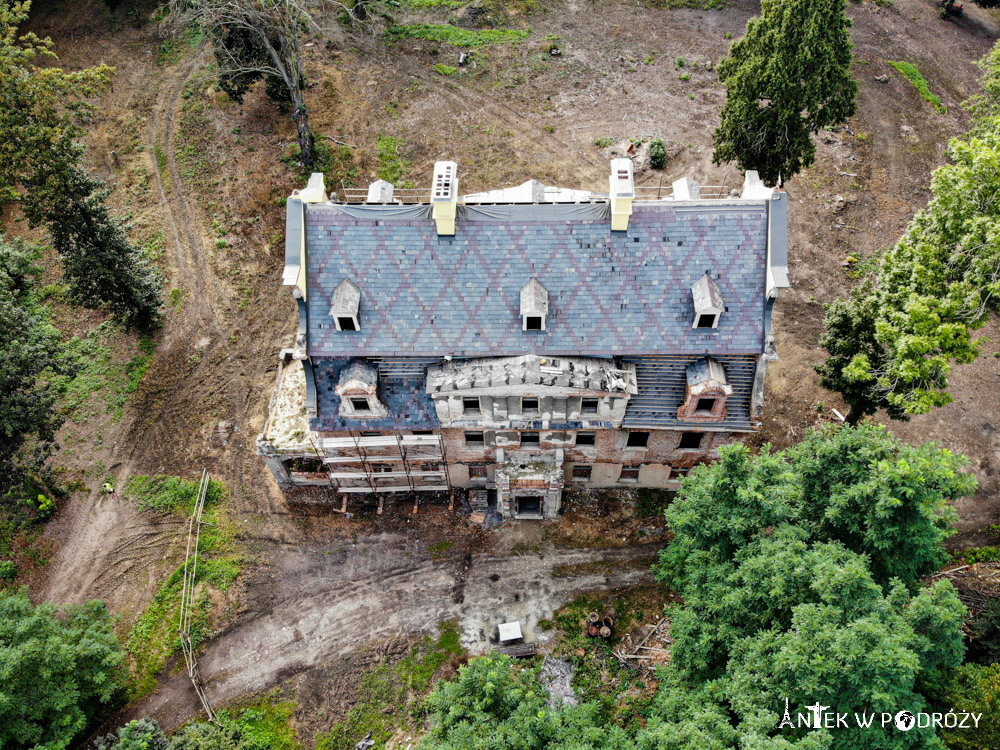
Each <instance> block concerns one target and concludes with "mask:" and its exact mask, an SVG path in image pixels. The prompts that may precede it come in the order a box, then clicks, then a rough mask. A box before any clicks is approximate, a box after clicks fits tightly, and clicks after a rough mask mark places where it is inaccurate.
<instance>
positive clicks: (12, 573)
mask: <svg viewBox="0 0 1000 750" xmlns="http://www.w3.org/2000/svg"><path fill="white" fill-rule="evenodd" d="M15 578H17V566H16V565H15V564H14V561H13V560H0V581H13V580H14V579H15Z"/></svg>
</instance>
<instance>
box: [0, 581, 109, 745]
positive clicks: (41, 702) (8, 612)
mask: <svg viewBox="0 0 1000 750" xmlns="http://www.w3.org/2000/svg"><path fill="white" fill-rule="evenodd" d="M123 659H124V652H123V651H122V647H121V644H120V643H119V642H118V638H117V637H116V636H115V632H114V628H113V621H112V618H111V615H110V614H109V613H108V610H107V609H106V608H105V606H104V603H103V602H99V601H90V602H87V603H86V604H80V605H77V606H72V607H66V609H65V612H64V614H63V616H61V617H60V616H59V615H58V614H57V612H56V610H55V608H54V607H53V606H52V605H51V604H40V605H39V606H37V607H35V606H33V605H32V604H31V602H30V601H29V600H28V596H27V593H26V592H25V591H24V590H20V591H12V590H7V591H0V747H4V748H11V749H12V750H22V749H24V750H27V749H28V748H31V749H32V750H62V749H63V748H67V747H69V746H70V744H71V743H72V742H73V740H74V739H79V737H80V735H81V733H82V732H83V731H84V730H85V729H86V728H87V727H88V725H89V724H90V722H91V721H93V720H94V719H95V718H96V717H98V716H99V715H100V714H101V713H102V712H105V711H106V710H107V709H108V708H109V707H110V706H111V705H113V703H114V702H115V701H116V699H117V698H118V697H119V695H120V692H121V689H122V687H123V680H124V675H123V672H122V669H121V665H122V661H123Z"/></svg>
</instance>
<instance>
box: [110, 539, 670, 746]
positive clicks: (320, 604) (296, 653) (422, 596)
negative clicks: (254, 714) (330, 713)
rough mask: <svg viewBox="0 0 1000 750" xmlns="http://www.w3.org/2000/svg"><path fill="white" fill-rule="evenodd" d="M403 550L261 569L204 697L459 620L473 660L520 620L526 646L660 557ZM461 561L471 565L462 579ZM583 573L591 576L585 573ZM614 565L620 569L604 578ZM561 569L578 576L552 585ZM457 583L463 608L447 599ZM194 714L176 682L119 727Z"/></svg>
mask: <svg viewBox="0 0 1000 750" xmlns="http://www.w3.org/2000/svg"><path fill="white" fill-rule="evenodd" d="M406 541H408V537H403V536H401V535H399V534H388V533H387V534H382V535H379V536H375V537H368V538H359V539H358V540H357V543H356V544H355V545H354V546H353V547H352V548H351V549H350V551H342V552H337V553H334V554H329V555H328V554H323V553H322V552H321V551H319V550H301V549H291V550H283V551H281V550H279V551H276V553H275V555H274V557H275V562H274V567H272V568H271V569H270V570H264V571H262V573H263V575H262V576H261V577H260V578H259V580H257V581H256V582H255V583H254V584H253V585H252V586H251V587H250V590H249V591H248V592H247V598H248V600H250V601H253V602H255V603H256V605H257V606H256V607H255V609H254V610H253V611H251V612H247V613H245V614H244V615H243V617H242V618H241V619H240V620H239V621H238V622H237V623H236V624H235V625H234V626H233V627H231V628H230V629H229V630H227V631H226V632H225V633H223V634H222V635H220V636H218V637H217V638H215V639H214V640H212V641H210V642H209V643H207V644H205V645H204V647H203V648H202V651H201V655H200V657H199V668H200V670H201V674H202V676H203V678H204V679H205V681H206V683H207V692H208V695H209V699H210V700H211V701H213V703H216V704H222V703H224V702H225V701H229V700H232V699H235V698H237V697H240V696H243V695H247V694H250V693H253V692H256V691H260V690H265V689H267V688H269V687H271V686H273V685H275V684H277V683H278V682H280V681H281V680H284V679H287V678H288V677H290V676H292V675H294V674H297V673H299V672H301V671H304V670H306V669H309V668H312V667H316V666H319V665H321V664H323V663H325V662H327V661H329V660H331V659H337V658H343V657H345V656H347V655H349V654H352V653H354V652H356V651H358V650H359V649H361V648H362V647H364V646H365V645H366V644H368V643H370V642H372V641H377V640H379V639H383V638H387V637H390V636H396V635H399V634H402V633H413V632H416V631H428V630H432V629H434V628H435V627H436V626H437V623H439V622H441V621H443V620H452V619H455V620H459V621H460V623H461V628H462V642H463V644H464V645H465V646H466V647H467V648H469V649H470V650H471V651H473V652H481V651H483V650H485V649H486V648H488V646H489V638H490V636H491V635H492V631H493V629H494V625H495V624H496V623H497V622H502V621H506V620H510V619H519V620H521V622H522V625H523V626H524V628H525V632H526V634H527V635H528V637H529V639H530V638H531V633H532V631H533V629H534V626H535V624H536V623H537V622H538V620H539V619H541V618H543V617H551V615H552V612H553V610H555V609H557V608H559V607H560V606H562V605H563V604H564V603H565V602H567V601H569V600H571V599H573V598H575V597H577V596H579V595H581V594H583V593H586V592H588V591H593V590H596V589H603V588H607V587H609V586H610V587H616V586H622V587H625V586H633V585H637V584H643V583H650V582H652V574H651V572H650V570H649V568H648V566H647V565H645V564H643V565H641V566H639V567H637V566H636V565H635V563H636V562H637V561H643V560H646V559H648V558H649V557H650V556H651V555H653V554H655V552H656V551H658V550H659V548H660V545H659V544H649V545H642V546H635V547H624V548H614V549H596V550H594V549H556V550H550V551H547V552H544V553H534V554H527V555H514V556H501V555H474V556H467V555H461V554H460V555H458V556H456V557H455V558H453V559H450V560H432V559H429V558H427V557H424V556H423V555H421V556H420V557H419V558H418V557H416V556H414V557H412V558H410V557H409V556H410V555H411V554H412V550H413V546H412V545H410V544H405V543H404V544H400V542H406ZM365 549H369V550H373V552H371V553H369V552H364V551H363V550H365ZM375 550H377V552H375ZM467 557H470V558H471V562H470V564H469V567H468V570H467V571H465V569H464V566H465V564H466V563H467ZM456 564H457V566H458V568H457V569H456ZM588 567H590V568H592V570H593V572H586V569H587V568H588ZM609 567H610V568H612V569H615V570H616V572H615V574H614V577H613V578H611V579H609V577H608V575H607V573H606V571H607V570H608V569H609ZM557 569H561V570H563V571H565V570H567V569H569V570H573V571H574V573H573V574H570V575H565V574H564V573H560V574H559V577H558V578H555V577H554V574H555V573H556V572H557ZM581 571H583V572H581ZM466 574H467V575H466ZM459 576H461V577H462V578H463V581H462V592H463V596H462V600H461V601H457V597H455V596H454V593H455V591H456V579H457V578H458V577H459ZM197 710H198V702H197V700H196V699H195V697H194V695H193V693H192V692H191V689H190V680H188V678H187V675H186V674H185V673H183V672H182V673H181V674H178V675H174V676H171V677H168V678H166V679H165V680H164V682H162V683H161V685H160V687H159V688H158V690H157V691H156V692H155V693H153V694H151V695H150V696H148V697H147V698H145V699H144V700H142V701H141V702H139V703H138V704H136V705H134V706H133V707H131V708H130V710H129V711H128V712H127V715H126V716H125V717H121V720H122V721H124V720H127V719H129V718H132V717H138V716H143V715H154V716H156V717H157V718H158V719H159V720H160V721H161V723H162V724H163V725H164V726H165V727H167V728H173V727H176V726H178V725H179V724H180V723H182V722H184V721H186V720H188V719H190V718H191V717H192V716H193V715H194V714H195V713H196V712H197Z"/></svg>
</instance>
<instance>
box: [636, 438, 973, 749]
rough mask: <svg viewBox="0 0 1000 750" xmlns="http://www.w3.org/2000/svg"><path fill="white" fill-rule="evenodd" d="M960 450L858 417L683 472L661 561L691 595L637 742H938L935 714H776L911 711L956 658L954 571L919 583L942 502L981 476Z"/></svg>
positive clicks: (934, 549)
mask: <svg viewBox="0 0 1000 750" xmlns="http://www.w3.org/2000/svg"><path fill="white" fill-rule="evenodd" d="M964 463H965V462H964V460H963V459H961V458H958V457H955V456H953V455H952V454H951V453H949V452H948V451H944V450H941V449H940V448H938V447H937V446H935V445H933V444H928V445H923V446H917V447H912V446H909V445H906V444H905V443H902V442H901V441H899V440H897V439H895V438H893V437H892V436H891V435H889V433H888V432H887V431H886V430H885V429H884V428H883V427H881V426H877V425H869V424H865V425H862V426H861V427H858V428H852V427H848V426H843V427H839V428H833V427H828V428H825V429H821V430H816V431H813V432H811V433H810V434H808V435H807V436H806V438H805V440H804V441H803V442H802V443H801V444H799V445H796V446H794V447H793V448H790V449H788V450H786V451H781V452H777V453H773V452H771V451H770V450H768V449H767V448H766V447H765V449H764V450H763V451H762V452H761V453H760V455H757V456H753V455H751V454H750V452H749V450H747V449H746V448H745V447H742V446H727V447H726V448H723V449H722V451H721V456H720V461H719V462H718V463H716V464H713V465H706V466H701V467H698V468H697V469H696V470H695V471H693V472H691V474H690V475H689V476H688V478H687V479H685V481H684V483H683V484H682V487H681V491H680V493H679V495H678V497H677V498H676V499H675V500H674V502H673V503H672V504H671V505H670V506H669V507H668V508H667V510H666V511H665V515H666V518H667V522H668V525H669V526H670V528H671V530H672V531H673V533H674V539H673V541H672V542H671V543H670V545H669V546H668V548H667V549H666V550H664V552H663V554H662V556H661V561H660V564H659V566H658V567H657V573H658V576H659V577H660V579H661V580H663V581H665V582H667V583H669V584H670V585H671V586H672V587H673V588H675V589H676V590H677V591H678V593H680V595H681V597H682V599H683V601H684V605H683V606H675V607H673V608H672V609H671V612H670V619H671V636H672V638H673V647H672V651H671V664H670V671H669V674H668V675H667V677H668V679H667V680H665V681H664V682H663V683H662V685H661V689H660V692H659V693H658V695H657V698H656V701H655V704H654V707H653V711H652V715H651V718H650V722H649V724H648V726H647V727H646V730H645V731H644V732H640V733H639V735H638V736H637V737H636V745H637V747H639V748H642V750H646V748H649V749H650V750H652V748H659V747H682V746H692V747H693V746H697V747H706V748H719V749H720V750H721V749H722V748H736V747H739V748H758V747H760V748H763V747H767V748H793V747H794V748H802V749H803V750H805V748H809V750H818V749H820V748H838V749H841V748H842V749H843V750H849V749H850V750H854V749H858V750H861V749H862V748H865V749H867V748H870V749H871V750H876V748H883V747H889V746H892V747H899V748H939V747H941V744H940V742H939V740H938V739H937V738H936V737H935V735H934V733H933V731H932V730H925V731H914V732H911V733H908V734H907V735H906V736H905V737H903V738H902V739H900V738H899V736H898V733H894V734H890V733H889V731H888V730H882V729H881V727H874V728H872V729H858V728H856V727H853V728H849V729H843V728H841V729H838V730H837V731H835V732H834V731H826V730H822V729H817V728H807V727H802V728H796V729H792V730H782V731H778V729H777V725H778V722H779V719H780V717H781V712H782V711H783V709H784V699H785V698H788V699H789V701H790V703H791V704H792V705H793V706H795V707H796V708H797V710H799V711H801V712H803V713H805V709H804V706H806V705H810V704H814V703H816V702H819V703H820V704H822V705H826V706H829V707H831V710H835V711H839V712H848V713H854V712H856V711H857V712H862V711H863V712H867V713H872V712H876V713H881V712H883V711H885V712H889V711H893V712H895V711H898V710H899V708H895V707H896V706H906V707H907V708H908V709H909V710H911V711H919V710H921V709H922V708H924V707H925V706H926V705H927V701H926V699H925V697H924V695H923V694H922V692H921V686H922V684H923V682H924V680H925V678H926V676H927V675H930V674H934V673H937V672H938V671H940V670H942V669H948V668H952V667H955V666H957V665H958V664H959V663H960V662H961V660H962V655H963V653H964V647H963V643H962V624H963V620H964V617H965V608H964V607H963V606H962V604H961V602H960V601H959V600H958V596H957V594H956V593H955V590H954V588H953V587H952V586H951V584H950V583H949V582H947V581H939V582H937V583H935V584H934V585H933V586H931V587H929V588H924V589H919V590H917V589H916V585H915V584H916V582H917V580H918V578H920V577H921V576H923V575H926V574H927V573H928V572H930V571H932V570H934V569H935V567H937V566H938V565H939V564H941V563H942V562H944V561H945V554H944V551H943V548H942V541H943V539H944V538H945V537H946V536H947V535H948V533H949V525H950V522H951V521H952V520H953V518H954V515H953V512H952V511H950V510H949V509H948V507H947V501H948V500H949V499H953V498H955V497H958V496H961V495H962V494H965V493H968V492H971V491H972V490H973V489H974V486H975V483H974V480H972V479H971V477H970V475H968V474H966V473H964V472H962V471H961V468H962V467H963V466H964ZM892 731H893V732H895V730H892ZM893 743H896V744H893Z"/></svg>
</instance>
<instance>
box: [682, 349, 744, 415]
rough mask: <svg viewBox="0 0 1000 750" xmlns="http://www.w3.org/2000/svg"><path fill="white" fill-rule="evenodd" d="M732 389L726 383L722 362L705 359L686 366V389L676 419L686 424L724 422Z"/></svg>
mask: <svg viewBox="0 0 1000 750" xmlns="http://www.w3.org/2000/svg"><path fill="white" fill-rule="evenodd" d="M732 395H733V387H732V386H731V385H729V384H728V383H727V382H726V368H725V367H723V366H722V363H721V362H718V361H717V360H714V359H712V358H711V357H705V358H703V359H698V360H695V361H694V362H692V363H691V364H690V365H688V367H687V388H686V390H685V394H684V403H683V404H681V407H680V408H679V409H678V410H677V418H678V419H679V420H681V421H686V422H722V421H723V420H725V418H726V414H727V409H726V403H727V401H728V400H729V397H730V396H732Z"/></svg>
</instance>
